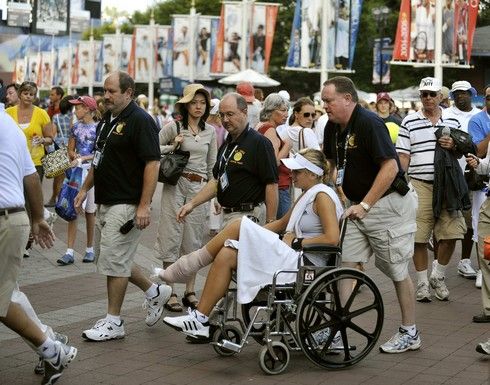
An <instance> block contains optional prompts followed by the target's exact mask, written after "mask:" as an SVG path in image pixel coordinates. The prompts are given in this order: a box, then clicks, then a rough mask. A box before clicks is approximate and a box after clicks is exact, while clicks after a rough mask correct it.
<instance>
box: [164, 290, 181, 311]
mask: <svg viewBox="0 0 490 385" xmlns="http://www.w3.org/2000/svg"><path fill="white" fill-rule="evenodd" d="M172 297H175V298H177V294H175V293H173V294H171V295H170V298H172ZM163 307H164V308H165V309H167V310H168V311H171V312H173V313H181V312H182V310H184V309H182V306H180V303H178V302H173V303H168V302H167V303H166V304H165V305H163Z"/></svg>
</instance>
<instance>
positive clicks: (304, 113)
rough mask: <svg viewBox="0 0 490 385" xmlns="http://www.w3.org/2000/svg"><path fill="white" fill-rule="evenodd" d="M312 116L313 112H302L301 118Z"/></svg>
mask: <svg viewBox="0 0 490 385" xmlns="http://www.w3.org/2000/svg"><path fill="white" fill-rule="evenodd" d="M310 116H311V117H312V118H313V117H314V116H315V113H314V112H303V118H309V117H310Z"/></svg>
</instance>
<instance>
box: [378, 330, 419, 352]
mask: <svg viewBox="0 0 490 385" xmlns="http://www.w3.org/2000/svg"><path fill="white" fill-rule="evenodd" d="M420 345H422V341H421V340H420V334H419V332H418V330H417V333H416V334H415V336H411V335H410V334H408V332H407V331H406V330H404V329H402V328H399V329H398V333H396V334H395V335H394V336H393V337H391V338H390V339H389V340H388V341H387V342H385V343H384V344H383V345H381V346H380V347H379V350H380V351H381V352H382V353H403V352H406V351H407V350H417V349H419V348H420Z"/></svg>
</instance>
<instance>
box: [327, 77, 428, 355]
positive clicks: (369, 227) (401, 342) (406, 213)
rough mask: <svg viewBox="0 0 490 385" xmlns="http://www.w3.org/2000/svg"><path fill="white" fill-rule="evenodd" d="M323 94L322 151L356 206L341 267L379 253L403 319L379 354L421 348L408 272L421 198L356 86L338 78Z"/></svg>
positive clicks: (348, 213)
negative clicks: (324, 113)
mask: <svg viewBox="0 0 490 385" xmlns="http://www.w3.org/2000/svg"><path fill="white" fill-rule="evenodd" d="M321 96H322V100H323V103H324V107H325V110H326V112H327V114H328V123H327V125H326V127H325V135H324V137H325V145H324V148H323V152H324V153H325V156H326V158H327V160H328V162H329V164H330V170H331V178H332V181H335V185H336V186H337V187H339V188H342V190H343V192H344V194H345V195H346V196H347V198H348V199H349V200H350V201H351V202H352V205H351V206H350V207H349V208H347V209H346V210H345V212H344V218H346V220H347V227H346V237H345V238H344V241H343V244H342V265H343V266H346V267H352V268H355V267H356V266H357V264H358V263H365V262H367V261H368V260H369V258H370V257H371V256H372V255H373V254H374V256H375V264H376V267H378V268H379V269H380V270H381V271H382V272H383V273H384V274H385V275H387V276H388V277H389V278H390V279H391V280H392V281H393V284H394V286H395V290H396V294H397V298H398V303H399V305H400V309H401V316H402V317H401V318H402V323H401V325H400V328H399V330H398V332H397V333H396V334H395V335H394V336H393V337H392V338H391V339H390V340H389V341H387V342H386V343H384V344H382V345H381V346H380V350H381V352H384V353H402V352H405V351H407V350H416V349H419V348H420V345H421V340H420V335H419V331H418V330H417V327H416V325H415V300H414V295H413V294H414V289H413V284H412V280H411V279H410V275H409V274H408V264H409V261H410V258H411V256H412V252H413V239H414V234H415V229H416V225H415V213H416V207H417V196H416V194H415V192H414V191H413V189H412V188H411V187H410V186H409V185H408V184H407V182H406V181H405V179H404V176H403V174H404V173H403V170H402V168H401V167H400V162H399V159H398V155H397V154H396V152H395V148H394V147H393V144H392V142H391V139H390V135H389V133H388V129H387V128H386V125H385V124H384V122H383V121H382V120H381V118H379V117H378V116H377V115H376V114H374V113H373V112H370V111H368V110H366V109H364V108H362V107H361V106H360V105H359V103H358V96H357V91H356V89H355V86H354V83H353V82H352V81H351V80H350V79H349V78H346V77H343V76H338V77H334V78H332V79H329V80H327V81H326V82H325V83H324V84H323V89H322V93H321ZM351 290H352V286H349V287H346V286H345V285H343V287H341V296H342V299H343V302H346V301H347V299H348V296H349V294H350V292H351ZM347 327H348V326H347Z"/></svg>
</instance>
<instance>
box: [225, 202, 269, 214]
mask: <svg viewBox="0 0 490 385" xmlns="http://www.w3.org/2000/svg"><path fill="white" fill-rule="evenodd" d="M259 204H260V203H259ZM259 204H255V203H243V204H241V205H239V206H235V207H223V212H225V213H226V214H229V213H236V212H240V211H245V212H247V211H253V210H254V208H255V207H257V206H258V205H259Z"/></svg>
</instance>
